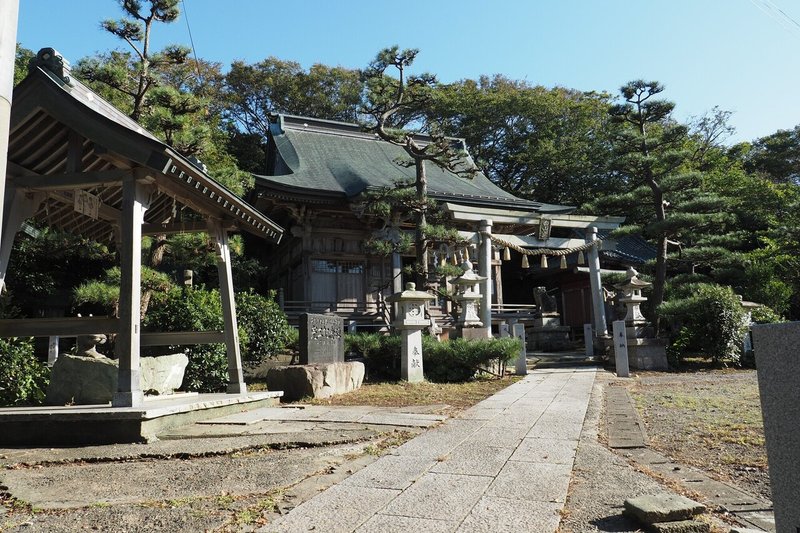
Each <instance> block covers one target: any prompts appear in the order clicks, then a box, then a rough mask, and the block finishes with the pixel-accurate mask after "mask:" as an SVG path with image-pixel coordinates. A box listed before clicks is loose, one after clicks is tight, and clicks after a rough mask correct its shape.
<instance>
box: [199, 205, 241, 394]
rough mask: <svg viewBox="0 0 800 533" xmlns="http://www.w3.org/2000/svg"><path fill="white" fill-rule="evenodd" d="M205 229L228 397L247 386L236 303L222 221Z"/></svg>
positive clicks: (226, 237)
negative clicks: (212, 246) (211, 246)
mask: <svg viewBox="0 0 800 533" xmlns="http://www.w3.org/2000/svg"><path fill="white" fill-rule="evenodd" d="M208 230H209V233H210V234H211V236H212V237H213V238H214V241H215V243H216V250H217V271H218V273H219V295H220V298H221V299H222V316H223V318H224V320H225V332H224V336H225V349H226V352H227V354H228V389H227V392H228V394H244V393H246V392H247V386H246V385H245V383H244V375H243V373H242V354H241V352H240V350H239V328H238V324H237V323H236V303H235V301H234V297H233V272H232V270H231V249H230V245H229V244H228V232H227V231H226V230H225V228H224V227H223V225H222V221H220V220H215V219H209V220H208Z"/></svg>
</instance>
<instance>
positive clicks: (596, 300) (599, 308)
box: [586, 227, 608, 337]
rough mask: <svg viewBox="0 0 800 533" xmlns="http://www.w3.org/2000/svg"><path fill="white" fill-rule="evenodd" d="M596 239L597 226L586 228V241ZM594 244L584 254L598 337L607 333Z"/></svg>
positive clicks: (597, 259) (597, 258)
mask: <svg viewBox="0 0 800 533" xmlns="http://www.w3.org/2000/svg"><path fill="white" fill-rule="evenodd" d="M596 241H597V228H595V227H590V228H588V230H587V235H586V242H596ZM597 247H598V245H594V246H592V247H591V248H589V250H588V254H586V255H587V256H588V257H587V259H588V261H589V285H590V287H591V291H592V311H593V314H594V330H595V332H596V334H597V336H598V337H603V336H605V335H608V328H607V327H606V306H605V301H604V298H603V285H602V284H601V282H600V251H599V250H598V248H597Z"/></svg>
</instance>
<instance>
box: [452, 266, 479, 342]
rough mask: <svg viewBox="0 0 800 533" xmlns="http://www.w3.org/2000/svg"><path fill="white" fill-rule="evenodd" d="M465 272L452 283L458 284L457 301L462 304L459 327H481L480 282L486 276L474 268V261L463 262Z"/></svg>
mask: <svg viewBox="0 0 800 533" xmlns="http://www.w3.org/2000/svg"><path fill="white" fill-rule="evenodd" d="M461 268H463V269H464V273H463V274H461V275H460V276H459V277H457V278H455V279H454V280H453V281H451V283H452V284H453V285H455V286H456V295H455V296H454V299H455V301H457V302H458V304H459V305H460V306H461V314H460V316H459V317H458V320H457V321H456V326H457V327H459V328H480V327H482V326H483V322H481V319H480V317H479V316H478V306H479V305H480V302H481V298H482V296H481V293H480V291H479V289H478V284H479V283H480V282H482V281H484V280H486V278H485V277H484V276H479V275H477V274H476V273H475V272H474V271H473V270H472V263H471V262H469V261H464V262H463V263H461Z"/></svg>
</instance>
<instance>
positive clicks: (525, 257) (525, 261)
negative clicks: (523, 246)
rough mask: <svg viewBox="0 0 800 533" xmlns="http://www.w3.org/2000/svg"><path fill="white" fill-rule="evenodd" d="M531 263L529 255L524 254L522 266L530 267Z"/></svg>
mask: <svg viewBox="0 0 800 533" xmlns="http://www.w3.org/2000/svg"><path fill="white" fill-rule="evenodd" d="M529 266H530V264H528V256H527V255H525V254H522V268H528V267H529Z"/></svg>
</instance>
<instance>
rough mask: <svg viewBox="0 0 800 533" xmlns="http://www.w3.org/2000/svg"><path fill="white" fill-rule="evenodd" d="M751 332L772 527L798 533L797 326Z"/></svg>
mask: <svg viewBox="0 0 800 533" xmlns="http://www.w3.org/2000/svg"><path fill="white" fill-rule="evenodd" d="M752 329H753V347H754V348H755V356H756V369H757V374H758V390H759V394H760V396H761V412H762V414H763V415H764V436H765V437H766V440H767V461H768V463H769V480H770V486H771V489H772V503H773V507H774V509H775V525H776V526H777V530H778V531H779V532H781V533H782V532H784V531H785V532H791V533H794V532H795V531H800V506H798V502H800V432H799V431H798V428H800V387H798V383H800V354H798V350H797V347H798V346H800V322H787V323H783V324H761V325H754V326H753V328H752Z"/></svg>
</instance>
